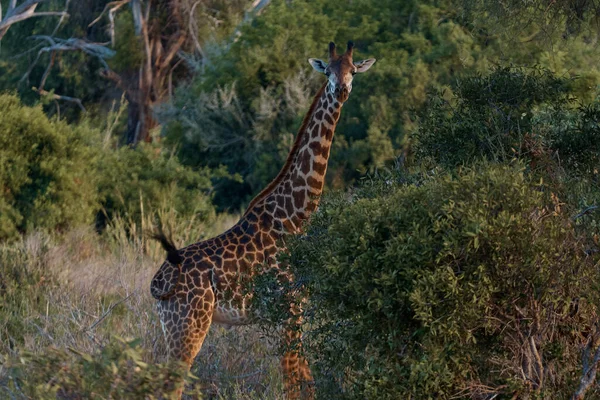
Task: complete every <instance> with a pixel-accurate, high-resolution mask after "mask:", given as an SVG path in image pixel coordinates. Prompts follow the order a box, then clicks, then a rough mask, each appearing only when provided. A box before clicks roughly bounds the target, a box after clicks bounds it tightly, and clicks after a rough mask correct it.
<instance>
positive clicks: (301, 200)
mask: <svg viewBox="0 0 600 400" xmlns="http://www.w3.org/2000/svg"><path fill="white" fill-rule="evenodd" d="M309 61H310V63H311V64H312V65H313V67H314V68H315V69H317V70H319V71H321V72H324V73H325V74H326V75H327V76H328V78H329V79H328V81H327V82H326V83H325V84H324V85H323V86H322V87H321V89H320V90H319V92H318V94H317V95H316V96H315V99H314V100H313V103H312V105H311V107H310V109H309V111H308V113H307V115H306V117H305V118H304V121H303V123H302V127H301V128H300V131H299V133H298V136H297V137H296V140H295V142H294V145H293V147H292V149H291V151H290V154H289V156H288V159H287V161H286V164H285V165H284V167H283V168H282V170H281V171H280V173H279V175H278V176H277V177H276V178H275V180H273V182H271V183H270V184H269V185H268V186H267V187H266V188H265V189H264V190H263V191H262V192H261V193H260V194H259V195H258V196H257V197H256V198H255V199H254V200H253V201H252V202H251V203H250V205H249V206H248V209H247V211H246V212H245V213H244V215H243V216H242V218H241V219H240V220H239V221H238V222H237V223H236V224H235V225H234V226H233V227H232V228H230V229H229V230H227V231H226V232H224V233H222V234H220V235H218V236H216V237H214V238H212V239H208V240H205V241H203V242H199V243H195V244H192V245H189V246H187V247H185V248H183V249H180V250H175V249H174V248H172V249H171V250H169V249H168V250H169V253H168V257H167V260H166V261H165V262H164V263H163V265H162V266H161V268H160V269H159V271H158V272H157V273H156V275H155V276H154V278H153V279H152V283H151V288H150V289H151V293H152V295H153V297H155V298H156V299H157V300H159V301H158V311H159V316H160V319H161V323H162V325H163V329H164V331H165V335H166V338H167V345H168V349H169V355H170V356H171V357H173V358H176V359H179V360H182V361H184V362H186V363H187V364H188V365H189V366H191V364H192V362H193V360H194V357H195V356H196V354H198V352H199V351H200V348H201V347H202V343H203V341H204V338H205V337H206V334H207V333H208V330H209V328H210V325H211V323H213V322H214V323H223V324H229V325H244V324H248V323H251V322H252V321H253V315H252V312H251V310H249V309H248V303H249V301H250V299H251V296H252V294H249V293H246V292H245V290H244V281H245V280H247V279H251V278H252V277H253V276H254V274H255V273H257V271H260V270H264V269H265V268H279V266H278V264H277V260H276V255H277V253H278V252H280V251H282V250H283V248H282V246H283V244H282V240H283V239H284V238H285V236H287V235H291V234H298V233H300V232H302V226H303V224H304V223H305V222H306V221H307V220H308V218H309V217H310V215H311V213H312V212H314V211H315V210H316V208H317V206H318V203H319V198H320V195H321V192H322V190H323V185H324V183H325V173H326V170H327V161H328V159H329V153H330V149H331V143H332V140H333V135H334V130H335V126H336V124H337V121H338V119H339V116H340V112H341V108H342V105H343V103H344V102H345V101H346V100H347V98H348V95H349V93H350V90H351V87H352V86H351V82H352V75H353V74H354V73H356V72H362V71H360V70H359V69H361V68H362V69H363V70H366V69H368V68H369V67H370V66H371V65H372V64H373V62H374V61H375V60H372V59H371V60H366V61H364V62H362V64H361V63H356V64H354V63H353V62H352V46H351V44H350V43H349V46H348V50H347V51H346V53H344V55H343V56H337V55H336V54H335V46H334V45H333V43H331V44H330V60H329V61H330V62H329V65H327V64H325V63H324V62H323V61H321V60H314V59H311V60H309ZM163 244H164V243H163ZM280 273H281V274H282V275H284V276H285V274H286V272H285V271H280ZM287 279H292V277H290V276H287ZM290 307H291V309H292V310H295V311H296V312H297V313H298V314H299V310H298V307H299V306H298V305H290ZM299 323H300V317H299V316H298V318H296V319H295V320H294V321H289V322H288V326H287V328H286V333H285V335H284V339H285V340H286V341H287V342H288V343H291V342H292V341H294V340H298V339H299V337H298V336H299V333H298V330H297V329H293V327H292V325H294V324H299ZM282 366H283V370H284V375H285V378H286V391H287V394H288V397H290V398H296V397H298V396H299V395H300V386H301V384H302V383H309V382H310V381H311V380H312V377H311V374H310V370H309V368H308V364H307V362H306V360H305V359H303V358H302V357H300V355H299V353H298V351H297V350H294V351H292V350H290V351H289V352H288V353H287V354H285V355H284V358H283V360H282ZM305 393H306V395H307V397H311V398H312V392H311V390H310V389H308V390H305Z"/></svg>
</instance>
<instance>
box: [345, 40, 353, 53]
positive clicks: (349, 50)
mask: <svg viewBox="0 0 600 400" xmlns="http://www.w3.org/2000/svg"><path fill="white" fill-rule="evenodd" d="M352 50H354V42H353V41H352V40H350V41H349V42H348V48H347V49H346V53H348V55H349V56H352Z"/></svg>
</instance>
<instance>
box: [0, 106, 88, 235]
mask: <svg viewBox="0 0 600 400" xmlns="http://www.w3.org/2000/svg"><path fill="white" fill-rule="evenodd" d="M0 109H2V116H1V118H0V188H1V189H2V196H1V197H0V210H1V212H0V239H6V238H12V237H15V236H16V235H17V234H18V233H23V232H27V231H30V230H32V229H33V228H34V227H35V228H38V229H40V228H41V229H61V228H65V227H66V226H68V225H77V224H88V223H90V222H91V221H92V220H93V217H94V212H95V210H96V209H97V207H98V195H97V193H96V184H97V181H96V175H95V174H94V171H93V164H92V163H90V159H91V158H92V152H91V151H90V149H89V148H88V147H87V146H86V145H85V136H86V135H87V134H89V132H87V131H85V130H84V129H79V128H76V127H72V126H69V125H67V124H66V123H64V122H58V121H50V120H48V118H47V117H46V115H45V114H44V113H43V111H42V110H41V108H40V107H35V108H29V107H25V106H22V105H21V103H20V101H19V99H18V98H17V97H16V96H15V95H10V94H3V95H0Z"/></svg>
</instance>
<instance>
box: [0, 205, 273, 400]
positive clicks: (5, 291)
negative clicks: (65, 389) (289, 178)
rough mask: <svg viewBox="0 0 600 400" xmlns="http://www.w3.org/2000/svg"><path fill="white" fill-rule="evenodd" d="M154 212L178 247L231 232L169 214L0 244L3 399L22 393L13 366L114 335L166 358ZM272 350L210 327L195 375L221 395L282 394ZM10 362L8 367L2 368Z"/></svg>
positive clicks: (255, 337) (249, 333)
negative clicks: (22, 358) (155, 280)
mask: <svg viewBox="0 0 600 400" xmlns="http://www.w3.org/2000/svg"><path fill="white" fill-rule="evenodd" d="M151 215H157V216H158V220H159V221H162V225H163V226H164V228H165V229H166V230H167V231H168V232H170V233H171V234H172V236H173V238H174V240H175V241H176V243H177V244H178V245H179V246H184V245H187V244H190V243H193V242H196V241H198V240H201V239H204V238H208V237H211V236H213V235H215V234H217V233H220V232H222V231H224V230H225V229H227V228H228V227H229V226H231V225H232V224H233V223H234V222H235V221H236V220H237V216H235V215H221V216H218V217H217V218H216V219H215V220H214V221H212V222H211V223H210V224H203V223H200V222H199V221H195V220H186V219H184V218H181V217H178V216H177V215H175V214H174V213H173V212H172V211H159V212H157V213H156V214H148V215H146V216H144V217H143V218H142V220H141V222H140V223H136V222H134V221H131V220H127V219H125V218H116V219H115V220H114V221H113V223H112V224H111V225H110V226H109V227H108V228H107V229H106V231H105V232H104V233H102V234H98V233H97V232H95V231H94V230H93V229H92V228H91V227H90V228H78V229H73V230H71V231H68V232H66V233H63V234H61V235H57V234H45V233H42V232H37V233H34V234H31V235H28V236H26V237H23V238H21V239H20V240H18V241H16V242H13V243H10V244H8V243H4V244H0V301H1V304H0V354H1V356H0V357H1V358H0V397H3V395H2V394H1V393H3V390H4V391H5V393H11V395H10V396H11V397H12V396H15V393H16V392H15V387H14V385H12V384H11V379H10V377H9V369H8V368H7V360H15V359H18V357H19V355H21V354H24V353H29V354H39V355H43V354H45V353H46V352H47V351H48V349H49V348H58V349H72V350H74V351H76V352H82V353H85V354H88V353H89V354H97V353H98V352H99V351H101V350H102V349H104V348H105V347H106V346H107V345H109V344H110V343H113V342H114V341H115V337H117V338H130V339H131V338H138V339H139V340H140V345H141V348H142V349H143V351H142V358H143V360H144V362H146V363H160V362H163V361H164V360H165V345H164V340H163V335H162V331H161V329H160V323H159V320H158V317H157V314H156V311H155V307H154V304H155V302H154V300H153V299H152V297H151V296H150V293H149V283H150V279H151V278H152V276H153V274H154V273H155V271H156V269H157V268H158V266H159V265H160V263H161V262H162V261H163V259H164V252H163V250H162V249H161V248H160V245H159V244H158V243H155V242H154V241H152V240H148V239H147V237H146V236H145V235H144V233H146V232H147V231H149V230H151V229H152V226H153V223H154V222H155V221H154V220H153V219H154V218H153V217H151ZM274 348H275V346H273V345H272V344H271V343H269V342H268V341H267V340H264V339H262V338H261V335H260V332H259V331H258V329H257V328H255V327H251V326H250V327H242V328H235V329H227V328H225V327H221V326H213V327H212V328H211V332H210V333H209V335H208V337H207V339H206V341H205V344H204V346H203V348H202V351H201V352H200V354H199V356H198V358H197V361H196V364H195V365H194V367H193V369H192V372H193V374H194V375H196V376H197V377H198V378H199V380H200V382H201V386H202V387H203V388H204V389H203V390H204V392H205V394H206V395H208V396H209V397H215V398H267V399H268V398H273V399H275V398H281V393H282V387H281V384H280V382H281V379H280V374H279V370H278V364H279V363H278V360H277V359H276V357H275V356H274V354H275V350H274ZM2 360H4V366H3V365H2V363H3V361H2Z"/></svg>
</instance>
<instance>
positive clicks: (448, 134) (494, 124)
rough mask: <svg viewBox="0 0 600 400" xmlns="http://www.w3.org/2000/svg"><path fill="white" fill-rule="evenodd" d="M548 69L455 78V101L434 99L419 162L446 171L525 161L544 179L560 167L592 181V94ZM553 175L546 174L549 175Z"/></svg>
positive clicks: (599, 142) (419, 135)
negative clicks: (482, 162) (489, 162)
mask: <svg viewBox="0 0 600 400" xmlns="http://www.w3.org/2000/svg"><path fill="white" fill-rule="evenodd" d="M579 83H580V82H579V80H578V79H565V78H562V77H558V76H557V75H555V74H553V73H551V72H550V71H548V70H545V69H525V68H498V69H496V70H493V71H491V72H490V73H489V74H487V75H477V76H473V77H467V78H464V79H458V80H457V83H456V86H455V88H454V96H453V97H452V98H451V99H450V100H447V99H445V98H444V96H443V95H432V96H430V97H429V104H428V107H427V108H426V109H424V110H423V112H422V113H421V118H420V125H419V127H418V129H417V132H416V135H415V141H414V150H415V154H416V160H418V162H423V161H424V162H426V163H431V162H433V164H440V165H442V166H444V167H447V168H454V167H456V166H458V165H464V164H469V163H471V162H473V161H477V160H481V159H486V160H494V161H501V162H503V161H509V160H511V159H514V158H518V159H523V160H524V161H526V162H527V163H528V164H529V166H530V167H531V168H533V169H538V170H542V172H544V173H545V174H546V175H548V172H551V170H556V169H557V168H558V167H561V168H563V169H566V170H567V172H568V173H584V174H586V175H588V176H589V175H591V174H594V169H595V168H596V165H597V164H598V159H599V158H600V131H599V130H598V124H597V121H598V109H599V103H598V101H591V102H590V103H588V104H582V102H581V98H580V97H576V96H575V95H576V94H577V95H578V96H583V97H592V98H593V97H595V95H596V93H597V90H596V88H595V87H588V89H587V92H586V93H578V91H579V89H578V87H579ZM550 175H551V174H550Z"/></svg>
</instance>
